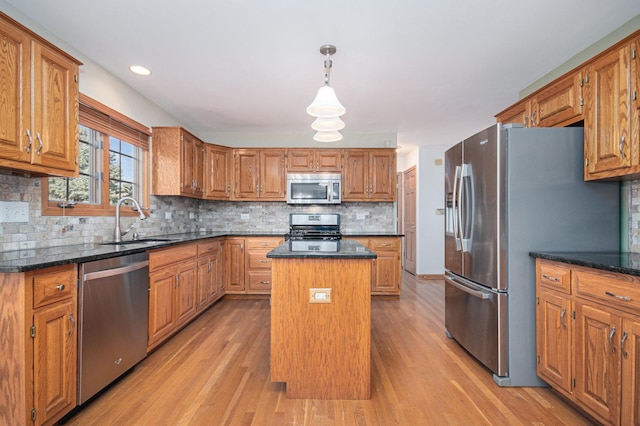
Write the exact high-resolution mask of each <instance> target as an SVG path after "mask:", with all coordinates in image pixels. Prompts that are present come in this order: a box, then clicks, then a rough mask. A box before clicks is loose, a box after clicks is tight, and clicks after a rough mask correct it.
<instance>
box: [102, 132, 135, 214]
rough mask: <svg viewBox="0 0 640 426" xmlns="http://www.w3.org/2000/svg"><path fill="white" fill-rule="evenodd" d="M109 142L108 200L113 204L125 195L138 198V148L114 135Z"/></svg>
mask: <svg viewBox="0 0 640 426" xmlns="http://www.w3.org/2000/svg"><path fill="white" fill-rule="evenodd" d="M109 144H110V145H109V202H110V203H111V204H115V203H116V202H117V201H118V199H120V198H122V197H127V196H129V197H134V198H138V196H139V193H138V192H139V191H138V188H139V183H140V182H139V179H140V169H139V167H140V166H139V161H138V158H139V157H140V148H138V147H137V146H135V145H132V144H130V143H128V142H125V141H121V140H119V139H117V138H114V137H111V138H110V139H109ZM111 144H113V146H112V145H111Z"/></svg>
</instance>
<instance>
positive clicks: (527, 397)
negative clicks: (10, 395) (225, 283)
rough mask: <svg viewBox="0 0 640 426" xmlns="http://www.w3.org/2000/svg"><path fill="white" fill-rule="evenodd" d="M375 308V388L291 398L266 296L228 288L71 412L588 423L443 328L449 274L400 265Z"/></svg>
mask: <svg viewBox="0 0 640 426" xmlns="http://www.w3.org/2000/svg"><path fill="white" fill-rule="evenodd" d="M371 317H372V318H371V322H372V345H371V346H372V354H371V356H372V398H371V400H367V401H323V400H289V399H287V398H286V396H285V393H284V384H282V383H271V381H270V378H269V301H268V300H224V299H223V300H221V301H220V302H218V303H217V304H216V305H214V306H213V307H212V308H211V309H209V310H208V311H207V312H205V313H204V314H203V315H202V316H201V317H200V318H198V319H197V320H196V321H194V322H193V323H192V324H191V325H189V326H188V327H187V328H185V329H184V330H183V331H182V332H181V333H180V334H178V335H177V336H175V337H174V338H173V339H171V340H170V341H169V342H167V343H166V344H165V345H163V346H162V347H160V348H159V349H158V350H157V351H155V352H154V353H152V354H151V355H150V356H149V357H147V359H145V360H144V361H143V362H142V363H141V364H139V365H138V366H137V367H136V368H135V370H134V371H133V372H132V373H131V374H129V375H128V376H126V377H124V379H123V380H121V381H120V382H118V383H116V385H115V386H113V387H111V388H110V389H108V390H107V391H106V392H105V393H103V394H102V395H101V396H99V397H98V398H97V399H95V400H94V401H93V402H92V403H90V404H89V405H88V406H87V407H85V408H84V409H83V410H81V411H80V412H79V413H77V414H76V415H75V416H74V417H72V418H71V419H70V420H68V422H67V424H70V425H223V424H224V425H227V424H229V425H396V424H397V425H560V424H564V425H586V424H589V422H588V421H587V420H586V419H585V418H584V417H582V416H581V415H580V414H579V413H577V412H576V411H574V410H573V409H572V408H571V407H569V406H568V405H567V404H565V403H564V402H563V401H562V400H560V399H559V398H558V397H557V396H556V395H555V394H554V393H552V392H551V391H550V390H549V389H546V388H500V387H498V386H497V385H496V384H495V383H494V382H493V380H492V377H491V374H490V373H489V371H488V370H486V369H484V368H483V367H481V366H480V365H479V364H478V363H477V362H476V361H474V360H473V359H472V358H471V357H470V356H469V355H468V354H466V353H465V352H464V350H462V349H461V348H460V347H459V346H458V345H457V344H456V342H455V341H453V340H450V339H448V338H447V337H446V336H445V332H444V289H443V282H442V281H427V280H417V279H415V278H414V277H413V276H412V275H409V274H406V273H405V275H404V276H403V291H402V296H401V297H400V299H399V300H397V299H396V300H374V301H373V302H372V312H371ZM291 326H292V327H296V326H303V325H300V324H291Z"/></svg>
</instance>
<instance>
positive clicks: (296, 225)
mask: <svg viewBox="0 0 640 426" xmlns="http://www.w3.org/2000/svg"><path fill="white" fill-rule="evenodd" d="M286 238H287V239H288V240H289V241H290V242H289V244H290V249H291V251H322V252H336V251H338V250H339V249H340V240H341V239H342V234H340V215H339V214H337V213H291V214H290V215H289V233H288V234H287V235H286Z"/></svg>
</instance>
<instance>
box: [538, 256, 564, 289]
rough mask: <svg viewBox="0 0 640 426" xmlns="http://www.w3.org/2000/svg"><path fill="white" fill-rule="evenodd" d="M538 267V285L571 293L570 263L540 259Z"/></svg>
mask: <svg viewBox="0 0 640 426" xmlns="http://www.w3.org/2000/svg"><path fill="white" fill-rule="evenodd" d="M536 269H537V270H536V277H537V279H538V285H541V286H544V287H546V288H549V289H551V290H556V291H560V292H562V293H566V294H571V268H570V267H569V266H568V265H565V264H563V263H558V262H552V261H548V260H541V259H538V260H537V262H536Z"/></svg>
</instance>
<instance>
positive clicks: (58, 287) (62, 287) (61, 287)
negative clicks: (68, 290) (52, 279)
mask: <svg viewBox="0 0 640 426" xmlns="http://www.w3.org/2000/svg"><path fill="white" fill-rule="evenodd" d="M56 288H57V289H58V290H60V291H62V290H64V284H59V285H57V286H56Z"/></svg>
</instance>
